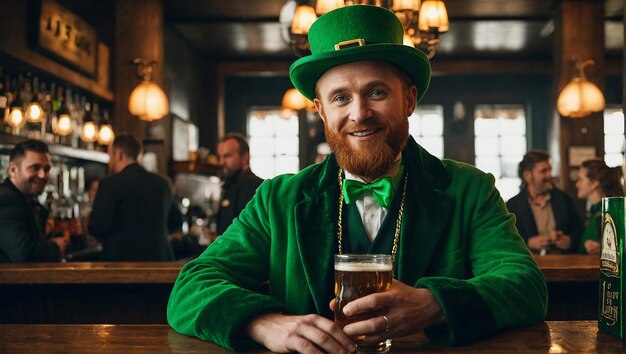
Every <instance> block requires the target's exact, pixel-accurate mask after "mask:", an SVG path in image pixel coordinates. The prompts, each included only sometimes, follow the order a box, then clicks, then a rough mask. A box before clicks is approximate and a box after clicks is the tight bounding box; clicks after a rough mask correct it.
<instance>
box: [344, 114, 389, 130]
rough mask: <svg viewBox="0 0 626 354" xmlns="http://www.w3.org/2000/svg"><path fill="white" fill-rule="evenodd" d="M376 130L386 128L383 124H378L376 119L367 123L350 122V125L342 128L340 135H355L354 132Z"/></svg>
mask: <svg viewBox="0 0 626 354" xmlns="http://www.w3.org/2000/svg"><path fill="white" fill-rule="evenodd" d="M374 128H384V126H383V125H382V124H380V123H378V120H376V119H375V118H372V119H369V120H368V121H367V122H365V123H354V122H349V123H347V124H346V125H344V126H343V127H342V128H341V130H340V131H339V133H341V134H349V133H353V132H358V131H362V130H369V129H374Z"/></svg>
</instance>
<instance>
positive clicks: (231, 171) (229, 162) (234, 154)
mask: <svg viewBox="0 0 626 354" xmlns="http://www.w3.org/2000/svg"><path fill="white" fill-rule="evenodd" d="M217 155H218V157H219V163H220V166H221V168H222V178H223V181H224V184H223V185H222V198H221V200H220V209H219V212H218V214H217V234H218V235H221V234H222V233H224V231H226V229H227V228H228V226H230V224H232V222H233V219H234V218H236V217H237V216H239V213H241V211H242V210H243V208H245V206H246V204H248V202H249V201H250V199H252V197H253V196H254V192H255V191H256V189H257V188H258V187H259V186H260V185H261V183H262V182H263V180H262V179H261V178H259V177H257V176H256V175H255V174H254V173H252V171H250V147H249V146H248V142H247V141H246V139H245V138H244V137H243V136H242V135H241V134H237V133H230V134H227V135H225V136H224V137H223V138H222V139H221V140H220V143H219V145H218V147H217Z"/></svg>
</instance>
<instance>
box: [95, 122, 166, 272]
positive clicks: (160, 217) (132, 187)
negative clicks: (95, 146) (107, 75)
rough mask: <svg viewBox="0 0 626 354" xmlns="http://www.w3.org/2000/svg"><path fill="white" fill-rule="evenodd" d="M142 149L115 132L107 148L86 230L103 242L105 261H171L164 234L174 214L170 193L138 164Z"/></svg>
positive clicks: (132, 140)
mask: <svg viewBox="0 0 626 354" xmlns="http://www.w3.org/2000/svg"><path fill="white" fill-rule="evenodd" d="M140 151H141V145H140V143H139V142H138V141H137V139H135V137H133V136H132V135H130V134H119V135H118V136H117V137H116V138H115V141H114V142H113V144H112V145H110V146H109V172H110V173H111V174H112V175H110V176H109V177H106V178H104V179H102V180H101V181H100V186H99V187H98V193H97V194H96V200H95V202H94V204H93V209H92V211H91V215H90V216H89V232H91V234H93V235H94V236H95V237H97V238H98V239H100V240H102V253H103V257H102V259H103V260H105V261H171V260H174V253H173V251H172V246H171V243H170V238H169V234H168V232H169V231H170V230H169V227H168V220H169V217H170V213H173V212H175V210H173V208H175V204H174V203H173V202H172V198H173V197H172V191H171V189H170V186H169V184H168V182H167V181H166V180H165V179H164V178H163V177H161V176H158V175H156V174H154V173H150V172H148V171H146V170H145V169H144V168H143V167H142V166H140V165H139V164H138V163H137V157H138V156H139V152H140Z"/></svg>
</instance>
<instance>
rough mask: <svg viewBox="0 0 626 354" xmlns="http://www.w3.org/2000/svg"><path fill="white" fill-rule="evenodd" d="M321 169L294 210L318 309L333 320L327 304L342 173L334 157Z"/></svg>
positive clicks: (308, 278)
mask: <svg viewBox="0 0 626 354" xmlns="http://www.w3.org/2000/svg"><path fill="white" fill-rule="evenodd" d="M319 168H322V169H323V171H322V173H321V175H320V178H319V179H315V178H312V179H311V180H310V181H308V184H307V185H305V186H303V193H304V195H305V198H304V200H303V201H302V202H300V203H298V204H297V205H296V207H295V226H296V227H295V228H296V240H297V242H298V250H299V252H300V258H301V259H302V264H303V268H304V273H305V276H306V280H307V283H308V286H309V290H310V292H311V295H312V297H313V302H314V303H315V307H316V310H317V312H318V313H319V314H321V315H323V316H325V317H328V318H332V312H331V311H330V309H329V307H328V303H329V301H330V300H331V299H332V298H333V296H334V290H333V286H334V285H333V284H334V283H333V282H334V271H333V262H334V257H333V256H334V254H335V253H337V241H336V240H337V237H336V235H337V215H338V214H337V213H338V204H337V203H338V202H339V185H338V182H337V173H338V171H339V170H338V167H337V163H336V161H335V159H334V157H332V156H331V157H329V158H328V159H327V160H326V162H325V163H323V164H322V165H320V166H319ZM312 175H313V176H315V174H314V173H313V174H312Z"/></svg>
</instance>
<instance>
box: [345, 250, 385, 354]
mask: <svg viewBox="0 0 626 354" xmlns="http://www.w3.org/2000/svg"><path fill="white" fill-rule="evenodd" d="M392 270H393V263H392V260H391V255H388V254H337V255H335V298H336V300H337V308H336V309H335V323H336V324H337V325H338V326H339V327H341V328H343V327H345V326H346V325H348V324H350V323H353V322H357V321H362V320H366V319H367V318H369V317H370V315H369V314H363V315H355V316H350V317H347V316H345V315H344V314H343V308H344V306H346V304H348V303H349V302H350V301H352V300H355V299H358V298H360V297H363V296H366V295H370V294H373V293H378V292H383V291H385V290H387V289H389V288H390V287H391V281H392V278H393V272H392ZM354 340H355V342H356V344H357V345H358V346H359V352H360V353H385V352H387V351H389V349H390V348H391V339H387V340H385V341H383V342H378V343H367V342H366V341H367V338H366V336H359V337H358V338H354Z"/></svg>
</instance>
